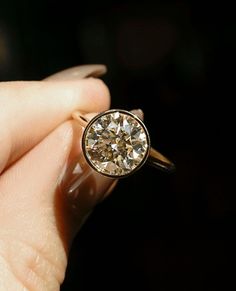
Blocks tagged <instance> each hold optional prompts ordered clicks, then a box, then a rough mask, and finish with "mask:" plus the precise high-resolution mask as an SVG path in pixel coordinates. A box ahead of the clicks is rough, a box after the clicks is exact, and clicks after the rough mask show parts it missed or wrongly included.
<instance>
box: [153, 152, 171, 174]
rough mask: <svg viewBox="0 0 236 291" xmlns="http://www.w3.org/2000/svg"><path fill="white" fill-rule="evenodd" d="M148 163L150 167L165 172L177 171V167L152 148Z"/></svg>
mask: <svg viewBox="0 0 236 291" xmlns="http://www.w3.org/2000/svg"><path fill="white" fill-rule="evenodd" d="M147 162H148V164H149V165H150V166H152V167H154V168H157V169H159V170H162V171H164V172H173V171H175V165H174V164H173V163H172V162H171V161H170V160H168V159H167V158H166V157H165V156H163V155H162V154H161V153H159V152H158V151H157V150H155V149H154V148H150V151H149V156H148V159H147Z"/></svg>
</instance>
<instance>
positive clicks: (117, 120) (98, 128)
mask: <svg viewBox="0 0 236 291" xmlns="http://www.w3.org/2000/svg"><path fill="white" fill-rule="evenodd" d="M149 147H150V142H149V136H148V133H147V130H146V128H145V126H144V124H143V123H142V121H141V120H139V119H138V118H137V117H136V116H135V115H134V114H132V113H130V112H128V111H125V110H109V111H106V112H105V113H102V114H100V115H98V116H96V117H95V118H94V119H92V120H91V121H90V123H89V124H88V126H87V127H86V129H85V132H84V135H83V149H84V153H85V157H86V159H87V160H88V162H89V164H90V165H91V166H92V167H93V168H95V169H96V170H97V171H99V172H100V173H102V174H104V175H107V176H111V177H121V176H126V175H128V174H130V173H131V172H133V171H134V170H136V169H137V168H138V167H140V166H141V165H142V164H143V162H144V161H145V160H146V158H147V154H148V151H149Z"/></svg>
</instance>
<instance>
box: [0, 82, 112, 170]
mask: <svg viewBox="0 0 236 291" xmlns="http://www.w3.org/2000/svg"><path fill="white" fill-rule="evenodd" d="M109 105H110V95H109V91H108V89H107V87H106V86H105V84H104V83H103V82H102V81H101V80H99V79H93V78H88V79H83V80H73V81H69V80H68V81H53V82H50V81H49V80H48V81H29V82H25V81H23V82H3V83H0V173H1V171H2V170H3V169H4V168H6V167H7V166H9V165H10V164H11V163H13V162H14V161H16V160H17V159H19V158H20V157H21V156H22V155H23V154H24V153H26V152H27V151H29V150H30V149H31V148H32V147H34V146H35V145H36V144H37V143H39V141H41V140H42V139H43V138H44V137H45V136H47V135H48V134H49V133H50V132H51V131H52V130H53V129H54V128H56V127H57V126H58V125H59V124H60V123H62V122H63V121H65V120H66V119H68V118H70V117H71V113H72V112H73V111H75V110H80V111H83V112H100V111H103V110H106V109H108V108H109Z"/></svg>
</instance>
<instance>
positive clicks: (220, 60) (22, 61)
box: [0, 0, 236, 291]
mask: <svg viewBox="0 0 236 291" xmlns="http://www.w3.org/2000/svg"><path fill="white" fill-rule="evenodd" d="M235 38H236V23H235V11H234V9H233V5H229V3H227V1H224V2H219V3H218V4H217V3H215V1H214V2H207V1H204V2H203V1H202V2H201V1H184V0H182V1H181V0H180V1H155V4H153V3H152V2H150V1H140V2H138V1H136V2H134V1H133V2H132V1H117V2H114V1H113V2H112V1H110V2H107V3H106V2H105V1H94V2H93V1H87V2H86V3H85V1H83V2H82V1H81V2H80V1H74V2H73V1H55V0H54V1H53V0H49V1H46V0H44V1H43V0H42V1H1V2H0V79H1V80H19V79H20V80H21V79H25V80H31V79H37V80H39V79H41V78H43V77H45V76H47V75H50V74H51V73H54V72H56V71H57V70H61V69H64V68H67V67H70V66H75V65H78V64H86V63H104V64H106V65H107V67H108V73H107V75H106V76H105V77H104V78H103V79H104V81H105V82H106V84H107V85H108V86H109V88H110V91H111V96H112V108H117V107H118V108H124V109H127V110H130V109H133V108H142V109H143V110H144V113H145V123H146V125H147V127H148V129H149V132H150V135H151V138H152V144H153V146H155V147H156V148H158V149H159V150H160V151H161V152H163V153H164V154H166V155H167V156H168V157H169V158H170V159H172V160H173V161H174V162H175V163H176V166H177V172H176V173H175V174H171V175H167V174H164V173H161V172H158V171H155V170H153V169H151V168H149V167H148V166H144V167H143V168H142V169H141V170H140V171H139V172H137V173H136V174H135V175H133V176H130V177H129V178H127V179H124V180H122V181H120V183H119V184H118V186H117V188H116V190H115V191H114V192H113V194H112V195H111V196H110V197H109V198H108V199H107V200H106V201H104V202H103V203H102V204H100V205H99V206H97V208H96V210H95V211H94V213H93V214H92V215H91V217H90V218H89V220H88V221H87V223H86V224H85V225H84V227H83V229H82V230H81V232H80V233H79V235H78V237H77V238H76V240H75V243H74V245H73V248H72V251H71V256H70V259H69V266H68V271H67V274H66V279H65V282H64V284H63V287H62V290H72V291H73V290H82V291H85V290H86V291H89V290H100V289H101V290H114V291H115V290H147V291H152V290H162V291H167V290H176V289H179V290H182V291H183V290H234V289H236V283H235V282H236V281H235V251H234V250H235V240H234V236H235V235H234V234H235V222H236V220H235V202H236V201H235V200H236V195H235V194H236V191H235V180H236V179H235V178H236V177H235V173H234V162H233V158H234V155H235V147H234V145H233V142H232V140H233V138H234V135H235V127H234V115H235V106H234V105H233V103H234V99H235V97H236V95H235V66H234V59H235V52H236V41H235Z"/></svg>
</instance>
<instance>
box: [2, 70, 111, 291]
mask: <svg viewBox="0 0 236 291" xmlns="http://www.w3.org/2000/svg"><path fill="white" fill-rule="evenodd" d="M104 71H105V68H104V67H103V66H98V65H97V66H82V67H77V68H73V69H70V70H67V71H64V72H61V73H59V74H56V75H54V76H52V77H51V78H48V79H46V80H44V81H37V82H3V83H0V174H1V175H0V290H9V291H11V290H14V291H15V290H25V289H27V290H47V291H49V290H59V288H60V284H61V283H62V281H63V279H64V275H65V269H66V265H67V255H68V249H69V246H70V244H71V241H72V239H73V237H74V235H75V234H76V232H77V231H78V228H79V226H80V225H81V224H82V222H83V221H84V218H85V217H86V216H87V215H88V213H89V211H90V210H91V208H92V207H93V206H94V204H96V202H97V201H98V200H100V199H101V198H102V197H103V195H104V193H105V192H106V190H107V189H108V182H107V178H101V179H100V181H98V180H96V181H97V182H96V183H100V184H99V187H96V189H97V190H96V195H93V197H92V198H91V197H90V198H89V199H87V200H86V197H88V196H89V193H88V192H89V191H88V189H89V186H90V184H89V183H90V182H89V181H88V182H86V183H87V184H86V185H87V186H86V187H87V188H86V187H83V189H82V190H81V191H80V193H79V195H77V196H76V195H75V196H74V198H73V197H72V198H71V197H70V199H67V198H68V197H67V196H68V195H67V193H65V192H63V189H62V192H61V191H60V189H59V187H58V181H59V180H60V178H61V176H62V173H63V172H64V169H65V165H66V166H67V167H70V164H71V163H72V162H73V160H74V159H75V157H76V156H78V154H79V153H78V152H79V151H80V149H79V147H78V146H77V145H78V141H79V138H80V136H81V128H79V126H78V125H77V124H76V122H73V121H71V120H69V119H70V117H71V114H72V112H73V111H75V110H80V111H82V112H85V113H91V112H100V111H103V110H107V109H108V108H109V104H110V97H109V92H108V89H107V87H106V86H105V85H104V83H103V82H102V81H101V80H98V79H94V78H88V79H81V78H83V77H87V76H97V75H99V74H102V73H104ZM109 183H110V180H109ZM103 186H104V187H103ZM78 197H79V199H80V200H79V203H78V202H77V200H78ZM81 197H83V198H81ZM73 199H74V201H73ZM83 199H84V200H83ZM71 205H73V206H74V205H76V207H71ZM72 208H73V210H72ZM24 288H25V289H24Z"/></svg>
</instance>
